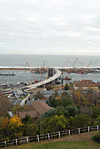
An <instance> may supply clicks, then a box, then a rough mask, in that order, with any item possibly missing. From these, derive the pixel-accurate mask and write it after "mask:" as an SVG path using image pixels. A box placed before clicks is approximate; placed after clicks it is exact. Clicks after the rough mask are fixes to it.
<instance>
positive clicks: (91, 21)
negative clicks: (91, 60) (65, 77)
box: [0, 0, 100, 55]
mask: <svg viewBox="0 0 100 149" xmlns="http://www.w3.org/2000/svg"><path fill="white" fill-rule="evenodd" d="M99 14H100V1H99V0H88V1H86V0H81V1H80V0H70V1H69V0H0V53H1V54H2V53H12V54H14V53H15V54H66V55H67V54H98V53H99V54H100V16H99Z"/></svg>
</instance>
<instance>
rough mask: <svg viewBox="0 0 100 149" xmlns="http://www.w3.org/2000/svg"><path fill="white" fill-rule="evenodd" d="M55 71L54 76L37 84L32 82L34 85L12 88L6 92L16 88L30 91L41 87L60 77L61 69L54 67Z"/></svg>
mask: <svg viewBox="0 0 100 149" xmlns="http://www.w3.org/2000/svg"><path fill="white" fill-rule="evenodd" d="M54 71H55V73H54V75H53V76H52V77H50V78H48V79H45V80H43V81H41V82H38V83H35V84H32V85H28V86H24V87H20V88H16V89H13V90H11V91H9V92H6V93H12V92H14V91H15V90H24V91H25V92H28V91H30V90H32V89H34V88H37V87H39V86H43V85H45V84H48V83H51V82H53V81H55V80H56V79H57V78H59V77H60V76H61V71H60V70H58V69H57V68H54Z"/></svg>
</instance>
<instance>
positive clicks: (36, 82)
mask: <svg viewBox="0 0 100 149" xmlns="http://www.w3.org/2000/svg"><path fill="white" fill-rule="evenodd" d="M26 64H27V65H28V67H29V71H30V73H31V71H32V70H31V68H30V65H29V63H28V62H26ZM31 74H32V76H33V78H34V80H35V83H38V82H39V81H37V80H36V78H35V76H34V74H33V73H31Z"/></svg>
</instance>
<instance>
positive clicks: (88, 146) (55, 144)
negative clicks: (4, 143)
mask: <svg viewBox="0 0 100 149" xmlns="http://www.w3.org/2000/svg"><path fill="white" fill-rule="evenodd" d="M97 133H98V132H97V131H95V132H89V133H83V134H80V135H71V136H66V137H61V138H60V139H52V140H50V141H48V140H47V141H40V142H39V143H38V142H34V143H29V144H23V145H20V146H10V147H8V148H7V149H100V144H98V143H95V142H93V141H92V140H91V137H92V136H93V135H95V134H97Z"/></svg>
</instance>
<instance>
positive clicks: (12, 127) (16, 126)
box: [8, 115, 23, 139]
mask: <svg viewBox="0 0 100 149" xmlns="http://www.w3.org/2000/svg"><path fill="white" fill-rule="evenodd" d="M22 125H23V124H22V122H21V119H20V118H19V117H18V116H17V115H14V117H12V118H11V119H10V121H9V125H8V128H9V135H10V139H14V138H18V137H21V136H22Z"/></svg>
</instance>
